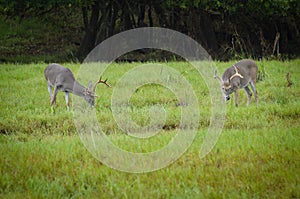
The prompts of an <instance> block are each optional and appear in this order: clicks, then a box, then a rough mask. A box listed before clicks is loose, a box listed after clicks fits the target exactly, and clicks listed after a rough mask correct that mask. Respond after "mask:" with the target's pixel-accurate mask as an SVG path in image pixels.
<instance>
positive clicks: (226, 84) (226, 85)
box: [214, 70, 235, 101]
mask: <svg viewBox="0 0 300 199" xmlns="http://www.w3.org/2000/svg"><path fill="white" fill-rule="evenodd" d="M214 78H215V79H218V80H219V81H220V86H221V90H222V94H223V97H224V100H225V101H228V100H230V94H231V93H232V92H234V91H235V89H234V87H233V86H232V85H231V84H230V79H228V80H227V81H223V79H221V78H220V77H219V75H218V71H217V70H215V75H214Z"/></svg>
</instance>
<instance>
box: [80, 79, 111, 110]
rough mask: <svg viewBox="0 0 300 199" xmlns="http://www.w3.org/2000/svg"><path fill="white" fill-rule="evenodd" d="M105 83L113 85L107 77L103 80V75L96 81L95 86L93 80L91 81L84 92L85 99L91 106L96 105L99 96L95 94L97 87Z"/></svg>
mask: <svg viewBox="0 0 300 199" xmlns="http://www.w3.org/2000/svg"><path fill="white" fill-rule="evenodd" d="M100 83H102V84H105V85H106V86H107V87H111V86H110V85H109V84H108V83H107V79H106V80H104V81H103V80H101V77H100V79H99V80H98V81H97V82H96V83H95V85H94V87H93V84H92V81H90V82H89V84H88V86H87V88H86V90H85V92H84V99H85V100H86V101H87V102H88V103H89V104H90V105H91V106H94V105H95V98H96V97H98V96H97V95H96V94H95V91H96V87H97V85H98V84H100Z"/></svg>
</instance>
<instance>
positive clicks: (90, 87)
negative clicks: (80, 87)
mask: <svg viewBox="0 0 300 199" xmlns="http://www.w3.org/2000/svg"><path fill="white" fill-rule="evenodd" d="M92 87H93V83H92V81H90V82H89V85H88V90H90V91H91V90H92Z"/></svg>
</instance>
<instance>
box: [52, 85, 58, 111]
mask: <svg viewBox="0 0 300 199" xmlns="http://www.w3.org/2000/svg"><path fill="white" fill-rule="evenodd" d="M57 92H58V88H57V86H55V87H54V94H53V95H52V96H51V101H50V106H52V105H53V104H54V103H55V101H56V95H57Z"/></svg>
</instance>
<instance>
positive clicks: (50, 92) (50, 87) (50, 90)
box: [48, 85, 52, 102]
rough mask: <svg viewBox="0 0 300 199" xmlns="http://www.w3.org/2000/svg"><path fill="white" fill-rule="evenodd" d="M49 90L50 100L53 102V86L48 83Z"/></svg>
mask: <svg viewBox="0 0 300 199" xmlns="http://www.w3.org/2000/svg"><path fill="white" fill-rule="evenodd" d="M48 92H49V95H50V102H51V98H52V86H50V85H48Z"/></svg>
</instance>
